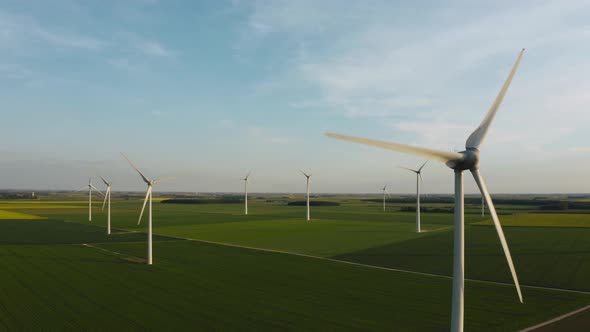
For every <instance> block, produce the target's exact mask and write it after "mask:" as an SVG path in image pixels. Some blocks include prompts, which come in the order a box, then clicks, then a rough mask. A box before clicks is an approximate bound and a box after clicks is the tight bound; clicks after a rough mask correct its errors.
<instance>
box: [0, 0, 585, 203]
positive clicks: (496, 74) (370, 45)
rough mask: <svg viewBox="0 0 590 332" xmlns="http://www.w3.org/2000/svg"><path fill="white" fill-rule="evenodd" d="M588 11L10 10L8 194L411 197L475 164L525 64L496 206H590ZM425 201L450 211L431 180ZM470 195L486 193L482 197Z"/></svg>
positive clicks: (360, 7) (355, 5) (510, 103)
mask: <svg viewBox="0 0 590 332" xmlns="http://www.w3.org/2000/svg"><path fill="white" fill-rule="evenodd" d="M589 16H590V2H588V1H568V2H567V3H562V2H559V1H529V2H527V1H521V2H517V3H514V2H512V1H498V2H493V3H489V4H475V3H474V2H472V1H450V2H447V3H445V4H441V3H439V2H431V1H418V2H411V3H409V2H394V1H349V2H346V5H344V3H343V2H342V1H328V0H326V1H279V0H277V1H156V0H151V1H149V0H127V1H66V0H56V1H51V2H49V1H6V0H2V1H0V50H1V54H2V55H0V97H1V99H2V108H1V109H0V112H1V119H2V120H1V121H0V137H1V140H0V156H1V157H0V170H1V171H0V188H17V189H18V188H21V189H25V188H36V189H68V188H78V187H79V186H81V185H83V184H84V182H85V181H87V180H86V179H87V177H88V176H97V175H103V176H105V177H108V178H110V179H112V180H113V181H114V183H115V185H116V186H117V187H119V188H120V189H125V190H140V189H143V184H142V183H141V182H140V179H139V177H137V176H136V175H135V174H133V172H132V170H131V169H130V168H129V166H128V165H127V164H126V162H125V161H124V160H123V159H122V157H121V156H120V155H119V152H120V151H123V152H125V153H127V155H128V156H129V157H130V158H131V159H132V160H134V161H135V163H136V164H138V166H140V168H142V169H143V170H144V171H145V173H147V174H148V175H150V176H153V177H159V176H168V175H173V176H176V177H177V178H176V180H174V181H170V182H168V183H163V184H162V185H161V186H160V188H159V189H160V190H179V191H240V190H241V188H242V187H241V183H240V181H239V179H240V177H243V175H244V174H245V173H246V172H247V171H248V170H250V169H252V170H253V172H252V182H251V185H250V188H251V190H252V191H259V192H264V191H271V192H303V191H304V190H305V178H304V177H303V176H302V175H300V174H299V173H298V169H300V168H301V169H304V170H310V171H311V172H312V173H313V174H314V176H313V177H312V191H316V192H378V191H379V188H380V187H382V186H383V184H385V183H387V184H389V187H390V188H391V192H394V193H407V192H411V191H413V190H414V179H413V177H412V174H411V173H409V172H407V171H403V170H401V169H399V168H397V166H398V165H402V166H408V167H414V166H417V165H419V164H421V163H422V159H420V158H415V157H411V156H404V155H401V154H397V153H394V152H389V151H385V150H379V149H374V148H370V147H363V146H358V145H354V144H350V143H347V142H341V141H333V140H331V139H329V138H326V137H324V136H323V133H324V132H326V131H332V132H337V133H343V134H350V135H357V136H364V137H370V138H376V139H383V140H391V141H397V142H405V143H409V144H416V145H422V146H428V147H433V148H438V149H445V150H449V149H451V150H460V149H462V148H463V147H464V142H465V139H466V138H467V136H468V135H469V133H470V132H471V131H472V130H473V129H475V127H477V125H478V124H479V122H480V121H481V119H482V118H483V116H484V114H485V112H486V111H487V109H488V107H489V106H490V105H491V103H492V101H493V99H494V98H495V96H496V94H497V93H498V91H499V89H500V87H501V85H502V83H503V81H504V79H505V78H506V76H507V75H508V71H509V69H510V67H511V66H512V64H513V63H514V61H515V59H516V56H517V54H518V52H519V50H520V49H521V48H523V47H525V48H526V49H527V51H526V52H525V56H524V58H523V60H522V63H521V66H520V68H519V71H518V72H517V74H516V77H515V79H514V81H513V83H512V86H511V88H510V90H509V92H508V95H507V97H506V99H505V100H504V104H503V105H502V107H501V109H500V111H499V113H498V116H497V117H496V120H495V122H494V124H493V126H492V128H491V131H490V133H489V135H488V136H487V139H486V142H485V143H484V145H483V146H482V156H481V163H480V166H481V172H482V174H483V176H485V177H486V180H487V182H488V186H489V187H490V190H491V191H492V193H494V192H495V193H512V192H517V193H526V192H589V191H590V190H588V187H589V186H590V181H588V176H587V174H586V170H587V169H588V167H587V166H588V163H589V162H590V143H589V142H588V138H589V136H590V135H589V134H588V129H587V127H588V123H590V121H589V120H590V112H588V107H589V105H590V93H588V91H590V65H589V64H588V63H589V61H588V59H590V43H588V42H587V41H588V40H589V37H590V21H589V20H588V19H587V18H588V17H589ZM424 180H425V184H424V191H425V192H427V193H428V192H431V193H450V192H451V191H452V174H451V171H450V170H449V169H447V168H446V167H445V166H443V165H439V164H436V163H431V164H429V165H428V166H427V168H426V169H425V170H424ZM466 190H467V192H475V187H474V186H473V183H472V181H471V180H470V179H469V180H467V181H466Z"/></svg>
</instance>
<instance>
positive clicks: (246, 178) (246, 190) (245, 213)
mask: <svg viewBox="0 0 590 332" xmlns="http://www.w3.org/2000/svg"><path fill="white" fill-rule="evenodd" d="M250 173H252V171H249V172H248V174H246V176H245V177H244V178H243V179H242V181H244V215H246V216H247V215H248V178H249V177H250Z"/></svg>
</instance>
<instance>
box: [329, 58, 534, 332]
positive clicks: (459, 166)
mask: <svg viewBox="0 0 590 332" xmlns="http://www.w3.org/2000/svg"><path fill="white" fill-rule="evenodd" d="M523 52H524V49H522V50H521V51H520V54H519V55H518V58H517V59H516V62H515V63H514V66H513V67H512V70H511V71H510V74H509V75H508V78H507V79H506V81H505V82H504V85H503V86H502V89H501V90H500V93H499V94H498V96H497V97H496V99H495V100H494V103H493V104H492V106H491V107H490V109H489V110H488V112H487V114H486V115H485V117H484V118H483V120H482V122H481V124H480V125H479V127H477V129H475V131H474V132H473V133H471V135H470V136H469V137H468V138H467V141H466V142H465V151H461V152H447V151H440V150H434V149H428V148H422V147H416V146H412V145H406V144H399V143H390V142H384V141H378V140H372V139H366V138H360V137H353V136H346V135H338V134H331V133H328V134H326V135H327V136H329V137H332V138H336V139H342V140H347V141H351V142H356V143H361V144H367V145H372V146H377V147H380V148H383V149H389V150H394V151H398V152H403V153H408V154H413V155H417V156H421V157H426V158H428V159H432V160H436V161H439V162H442V163H444V164H445V165H447V166H448V167H449V168H451V169H453V170H454V172H455V227H454V249H453V251H454V253H453V299H452V306H453V307H452V313H451V331H463V305H464V303H463V300H464V298H463V295H464V285H465V275H464V272H465V252H464V249H465V233H464V207H465V204H464V193H463V171H466V170H469V171H470V172H471V174H472V175H473V178H474V179H475V182H476V183H477V186H478V187H479V190H480V191H481V194H482V195H483V196H484V198H485V201H486V203H487V205H488V210H489V212H490V215H491V216H492V219H493V220H494V226H495V228H496V232H497V233H498V238H499V240H500V243H501V244H502V249H503V250H504V255H505V256H506V260H507V261H508V267H509V268H510V273H511V274H512V279H513V280H514V285H515V286H516V292H517V293H518V299H519V300H520V302H521V303H522V293H521V292H520V286H519V283H518V277H517V276H516V271H515V269H514V264H513V262H512V257H511V256H510V250H509V249H508V244H507V243H506V238H505V237H504V232H503V231H502V226H501V225H500V220H499V219H498V215H497V214H496V209H495V208H494V203H493V202H492V198H491V196H490V194H489V192H488V188H487V186H486V184H485V181H484V179H483V178H482V176H481V174H480V173H479V152H480V151H479V147H480V145H481V144H482V142H483V140H484V138H485V136H486V133H487V132H488V129H489V128H490V125H491V124H492V121H493V120H494V116H495V115H496V112H497V111H498V108H499V107H500V104H501V103H502V100H503V99H504V95H505V94H506V91H507V90H508V87H509V86H510V83H511V82H512V78H513V77H514V74H515V73H516V69H517V68H518V65H519V63H520V60H521V59H522V55H523Z"/></svg>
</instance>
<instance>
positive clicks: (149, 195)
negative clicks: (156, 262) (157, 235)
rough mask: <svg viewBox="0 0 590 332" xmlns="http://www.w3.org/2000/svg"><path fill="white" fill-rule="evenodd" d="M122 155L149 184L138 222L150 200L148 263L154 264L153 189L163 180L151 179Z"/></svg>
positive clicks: (138, 222)
mask: <svg viewBox="0 0 590 332" xmlns="http://www.w3.org/2000/svg"><path fill="white" fill-rule="evenodd" d="M121 155H123V157H124V158H125V159H127V162H129V165H131V167H133V168H134V169H135V170H136V171H137V173H139V175H140V176H141V178H142V179H143V181H144V182H145V183H146V184H147V191H146V193H145V199H144V201H143V207H142V208H141V213H140V214H139V220H138V221H137V224H138V225H139V224H140V223H141V218H142V217H143V211H144V210H145V205H146V204H147V202H148V201H149V202H150V204H149V205H150V206H149V208H148V253H147V257H148V259H147V263H148V265H152V189H153V187H154V185H155V184H156V183H158V182H161V181H162V179H155V180H150V179H148V178H147V177H146V176H145V175H143V173H142V172H141V171H140V170H139V169H138V168H137V167H136V166H135V165H134V164H133V163H132V162H131V160H129V158H127V156H125V155H124V154H123V153H121Z"/></svg>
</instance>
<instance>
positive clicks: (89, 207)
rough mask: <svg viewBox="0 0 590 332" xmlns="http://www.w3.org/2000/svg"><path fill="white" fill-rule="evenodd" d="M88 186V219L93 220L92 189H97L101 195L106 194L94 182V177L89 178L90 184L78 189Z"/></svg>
mask: <svg viewBox="0 0 590 332" xmlns="http://www.w3.org/2000/svg"><path fill="white" fill-rule="evenodd" d="M86 188H88V221H92V189H94V190H96V191H97V192H98V193H100V194H101V195H104V194H103V193H102V192H101V191H100V190H98V189H97V188H96V187H95V186H94V185H93V184H92V178H89V179H88V185H86V186H83V187H81V188H80V189H78V190H76V191H80V190H82V189H86Z"/></svg>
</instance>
